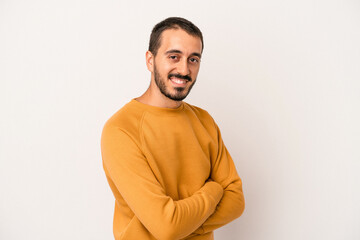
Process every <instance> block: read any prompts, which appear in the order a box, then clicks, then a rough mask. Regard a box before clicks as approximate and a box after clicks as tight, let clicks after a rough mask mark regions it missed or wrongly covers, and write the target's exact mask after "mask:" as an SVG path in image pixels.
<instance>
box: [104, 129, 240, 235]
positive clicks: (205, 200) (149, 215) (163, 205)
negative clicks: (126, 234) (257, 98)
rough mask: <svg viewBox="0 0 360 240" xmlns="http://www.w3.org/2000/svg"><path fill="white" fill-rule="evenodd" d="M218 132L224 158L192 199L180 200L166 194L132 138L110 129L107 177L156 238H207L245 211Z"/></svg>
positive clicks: (237, 180)
mask: <svg viewBox="0 0 360 240" xmlns="http://www.w3.org/2000/svg"><path fill="white" fill-rule="evenodd" d="M216 128H217V131H218V144H219V145H218V155H217V157H216V159H215V160H214V161H213V162H212V163H211V173H210V179H209V180H208V181H206V182H205V183H204V185H203V186H202V187H201V188H200V189H199V190H198V191H196V192H195V193H194V194H193V195H192V196H190V197H188V198H184V199H181V200H177V201H175V200H173V199H172V198H171V197H169V196H167V195H166V192H165V190H164V189H163V187H162V186H161V185H160V184H159V182H158V181H157V179H156V177H155V176H154V173H153V172H152V170H151V168H150V166H149V164H148V162H147V160H146V158H145V157H144V155H143V154H142V152H141V151H140V148H139V146H137V144H136V143H135V142H134V141H133V140H132V139H131V137H130V136H129V135H128V134H127V133H126V132H125V131H123V130H121V129H120V128H118V127H115V126H110V127H105V128H104V131H103V135H102V143H101V144H102V155H103V164H104V169H105V172H106V173H107V175H108V177H109V178H111V180H112V181H113V183H114V184H115V186H116V188H117V189H118V191H119V192H120V194H121V195H122V197H123V198H124V200H125V201H126V203H127V204H128V206H129V207H130V208H131V210H132V211H133V212H134V214H135V215H136V217H137V218H138V219H139V220H140V221H141V223H142V224H143V225H144V226H145V228H146V229H147V230H148V231H149V232H150V233H151V234H152V235H153V236H154V237H155V238H156V239H160V240H161V239H182V238H186V237H189V236H193V235H197V234H204V233H207V232H210V231H213V230H214V229H217V228H219V227H221V226H223V225H225V224H227V223H229V222H230V221H232V220H234V219H235V218H237V217H239V216H240V215H241V214H242V212H243V211H244V206H245V204H244V196H243V192H242V183H241V180H240V178H239V176H238V174H237V172H236V168H235V166H234V163H233V160H232V159H231V156H230V155H229V153H228V151H227V149H226V147H225V146H224V144H223V141H222V139H221V135H220V131H219V129H218V127H217V126H216ZM119 143H121V144H119ZM127 159H131V161H127ZM149 203H151V206H150V205H149Z"/></svg>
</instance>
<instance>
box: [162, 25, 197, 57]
mask: <svg viewBox="0 0 360 240" xmlns="http://www.w3.org/2000/svg"><path fill="white" fill-rule="evenodd" d="M201 47H202V46H201V40H200V38H199V37H197V36H192V35H190V34H188V33H187V32H185V31H184V30H182V29H168V30H165V31H164V32H162V34H161V45H160V48H159V52H166V51H168V50H173V49H175V50H180V51H182V52H184V53H194V52H196V53H199V54H200V53H201Z"/></svg>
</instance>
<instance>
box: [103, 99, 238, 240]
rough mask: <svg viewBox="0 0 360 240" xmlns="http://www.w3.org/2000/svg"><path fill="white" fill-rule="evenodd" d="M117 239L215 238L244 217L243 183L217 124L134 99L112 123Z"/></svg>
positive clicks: (107, 143)
mask: <svg viewBox="0 0 360 240" xmlns="http://www.w3.org/2000/svg"><path fill="white" fill-rule="evenodd" d="M101 150H102V158H103V166H104V170H105V174H106V177H107V180H108V182H109V185H110V188H111V190H112V192H113V194H114V196H115V199H116V200H115V213H114V222H113V231H114V236H115V239H116V240H120V239H123V240H148V239H160V240H162V239H164V240H175V239H189V240H190V239H191V240H210V239H214V235H213V230H214V229H217V228H219V227H221V226H223V225H225V224H227V223H229V222H230V221H232V220H234V219H235V218H237V217H239V216H240V215H241V214H242V212H243V211H244V206H245V205H244V196H243V192H242V183H241V179H240V178H239V176H238V174H237V172H236V168H235V165H234V163H233V160H232V159H231V156H230V155H229V153H228V151H227V149H226V147H225V145H224V143H223V141H222V139H221V135H220V131H219V128H218V126H217V125H216V123H215V122H214V120H213V119H212V117H211V116H210V115H209V114H208V113H207V112H206V111H205V110H202V109H201V108H198V107H195V106H192V105H190V104H187V103H185V102H183V103H182V104H181V106H180V107H178V108H176V109H171V108H159V107H154V106H150V105H146V104H143V103H140V102H138V101H136V100H135V99H133V100H131V101H130V102H129V103H128V104H126V105H125V106H124V107H123V108H122V109H120V110H119V111H118V112H117V113H115V114H114V115H113V116H112V117H111V118H110V119H109V120H108V121H107V122H106V124H105V126H104V129H103V133H102V137H101Z"/></svg>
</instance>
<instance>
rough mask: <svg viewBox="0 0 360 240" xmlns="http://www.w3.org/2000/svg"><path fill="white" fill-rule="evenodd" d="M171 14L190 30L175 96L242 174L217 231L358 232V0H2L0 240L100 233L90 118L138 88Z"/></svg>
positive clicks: (255, 236)
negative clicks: (231, 213) (188, 56)
mask: <svg viewBox="0 0 360 240" xmlns="http://www.w3.org/2000/svg"><path fill="white" fill-rule="evenodd" d="M169 16H182V17H185V18H188V19H189V20H191V21H193V22H194V23H195V24H196V25H198V26H199V27H200V29H201V30H202V31H203V34H204V38H205V44H204V45H205V48H204V55H203V60H202V65H201V70H200V73H199V76H198V81H197V84H196V85H195V87H194V88H193V90H192V92H191V93H190V95H189V97H188V98H187V99H186V101H187V102H189V103H191V104H194V105H197V106H200V107H202V108H204V109H206V110H208V111H209V112H210V113H211V114H212V115H213V117H214V118H215V120H216V121H217V123H218V124H219V126H220V129H221V131H222V134H223V138H224V141H225V144H226V145H227V147H228V149H229V151H230V153H231V155H232V157H233V159H234V161H235V164H236V167H237V169H238V172H239V174H240V176H241V178H242V180H243V187H244V193H245V198H246V209H245V212H244V214H243V215H242V216H241V217H240V218H239V219H237V220H235V221H233V222H232V223H230V224H228V225H226V226H225V227H223V228H221V229H219V230H217V231H216V232H215V237H216V239H219V240H222V239H229V240H235V239H236V240H238V239H246V240H289V239H291V240H303V239H310V240H316V239H327V240H336V239H341V240H343V239H346V240H358V239H360V228H359V226H360V207H359V202H360V174H359V173H358V172H359V170H360V127H359V123H360V113H359V112H360V83H359V80H360V44H359V43H360V2H359V1H358V0H327V1H325V0H302V1H284V0H273V1H267V0H255V1H227V2H225V1H223V2H222V3H221V4H220V1H209V0H208V1H180V2H179V1H178V2H173V1H145V0H144V1H110V0H101V1H100V0H62V1H60V0H58V1H55V0H53V1H51V0H50V1H49V0H47V1H46V0H32V1H25V0H23V1H21V0H0V81H1V84H0V107H1V111H0V113H1V118H0V123H1V124H0V131H1V132H0V143H1V144H0V159H1V161H0V239H2V240H13V239H16V240H18V239H31V240H42V239H44V240H45V239H46V240H47V239H52V240H60V239H61V240H63V239H74V240H75V239H90V240H91V239H94V240H99V239H113V236H112V215H113V206H114V198H113V196H112V193H111V191H110V188H109V186H108V184H107V182H106V179H105V175H104V172H103V169H102V163H101V155H100V135H101V131H102V127H103V124H104V123H105V121H106V120H107V119H108V118H109V117H110V116H111V115H112V114H113V113H114V112H115V111H117V110H118V109H119V108H121V107H122V106H123V105H124V104H125V103H127V102H128V101H130V99H131V98H134V97H137V96H139V95H141V94H142V93H143V92H144V91H145V90H146V88H147V86H148V84H149V81H150V74H149V72H148V71H147V69H146V66H145V51H146V50H147V44H148V39H149V35H150V32H151V29H152V27H153V26H154V25H155V24H156V23H157V22H159V21H161V20H163V19H164V18H166V17H169Z"/></svg>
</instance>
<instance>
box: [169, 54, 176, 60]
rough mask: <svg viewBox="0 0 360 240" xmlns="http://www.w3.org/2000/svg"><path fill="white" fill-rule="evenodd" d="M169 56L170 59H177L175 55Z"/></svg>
mask: <svg viewBox="0 0 360 240" xmlns="http://www.w3.org/2000/svg"><path fill="white" fill-rule="evenodd" d="M169 58H170V59H172V60H176V59H178V57H177V56H176V55H170V56H169Z"/></svg>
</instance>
